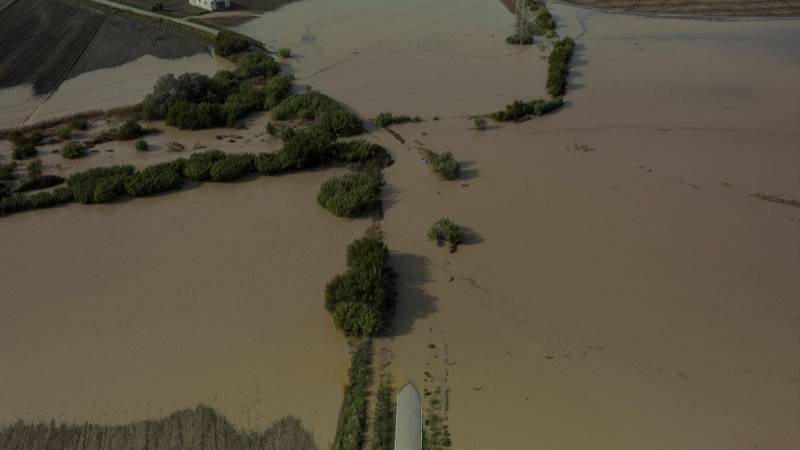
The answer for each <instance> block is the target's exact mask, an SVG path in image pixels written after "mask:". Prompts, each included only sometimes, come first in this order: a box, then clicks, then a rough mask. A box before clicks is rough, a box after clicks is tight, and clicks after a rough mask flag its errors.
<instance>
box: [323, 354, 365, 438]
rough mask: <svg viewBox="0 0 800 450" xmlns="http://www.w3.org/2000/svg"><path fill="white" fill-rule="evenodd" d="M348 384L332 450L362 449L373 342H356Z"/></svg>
mask: <svg viewBox="0 0 800 450" xmlns="http://www.w3.org/2000/svg"><path fill="white" fill-rule="evenodd" d="M347 379H348V381H347V386H345V389H344V399H343V400H342V407H341V409H340V410H339V424H338V426H337V428H336V436H335V437H334V439H333V445H332V448H333V450H361V449H362V448H363V446H364V442H365V440H366V433H367V408H368V406H369V387H370V385H371V384H372V342H371V341H368V340H367V341H363V342H360V343H357V344H356V345H355V348H354V349H353V351H352V355H351V358H350V369H349V370H348V371H347Z"/></svg>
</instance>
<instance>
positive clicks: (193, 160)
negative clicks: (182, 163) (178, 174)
mask: <svg viewBox="0 0 800 450" xmlns="http://www.w3.org/2000/svg"><path fill="white" fill-rule="evenodd" d="M223 158H225V153H223V152H222V151H220V150H208V151H205V152H200V153H195V154H193V155H191V156H190V157H189V160H188V161H187V162H186V167H184V168H183V174H184V175H185V176H186V178H188V179H190V180H192V181H203V180H207V179H209V178H211V167H212V166H213V165H214V163H215V162H217V161H219V160H221V159H223Z"/></svg>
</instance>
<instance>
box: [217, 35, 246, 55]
mask: <svg viewBox="0 0 800 450" xmlns="http://www.w3.org/2000/svg"><path fill="white" fill-rule="evenodd" d="M248 48H250V40H249V39H247V38H246V37H244V36H242V35H241V34H238V33H234V32H232V31H228V30H221V31H220V32H219V33H217V36H216V38H215V39H214V51H215V52H216V53H217V54H218V55H219V56H230V55H233V54H234V53H240V52H243V51H245V50H247V49H248Z"/></svg>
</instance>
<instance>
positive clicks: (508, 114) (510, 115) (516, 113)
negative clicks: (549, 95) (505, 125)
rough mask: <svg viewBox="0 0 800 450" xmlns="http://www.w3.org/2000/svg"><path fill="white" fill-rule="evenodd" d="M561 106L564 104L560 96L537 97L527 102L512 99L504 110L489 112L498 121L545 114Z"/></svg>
mask: <svg viewBox="0 0 800 450" xmlns="http://www.w3.org/2000/svg"><path fill="white" fill-rule="evenodd" d="M562 106H564V99H563V98H561V97H559V98H554V99H552V100H545V99H542V98H539V99H536V100H531V101H529V102H526V101H522V100H514V101H513V102H511V104H509V105H507V106H506V109H505V110H504V111H497V112H494V113H492V114H491V117H492V119H494V120H496V121H498V122H509V121H514V120H522V119H525V118H527V117H530V116H541V115H543V114H547V113H549V112H552V111H555V110H557V109H559V108H561V107H562Z"/></svg>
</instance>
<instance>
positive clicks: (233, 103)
mask: <svg viewBox="0 0 800 450" xmlns="http://www.w3.org/2000/svg"><path fill="white" fill-rule="evenodd" d="M263 104H264V98H263V94H262V93H261V91H258V90H256V89H254V88H245V89H243V90H240V91H237V92H236V93H234V94H231V95H230V96H228V98H227V99H226V100H225V104H223V105H222V117H223V118H224V121H225V124H226V125H227V126H229V127H232V126H234V125H235V124H236V122H237V121H238V120H239V119H241V118H243V117H245V116H246V115H247V114H249V113H251V112H253V111H258V110H260V109H261V107H262V106H263Z"/></svg>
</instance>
